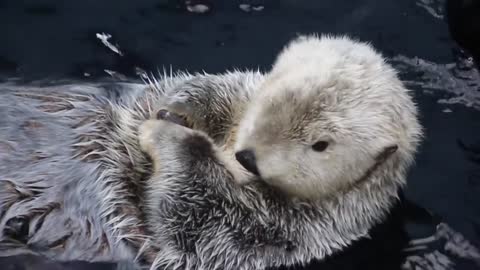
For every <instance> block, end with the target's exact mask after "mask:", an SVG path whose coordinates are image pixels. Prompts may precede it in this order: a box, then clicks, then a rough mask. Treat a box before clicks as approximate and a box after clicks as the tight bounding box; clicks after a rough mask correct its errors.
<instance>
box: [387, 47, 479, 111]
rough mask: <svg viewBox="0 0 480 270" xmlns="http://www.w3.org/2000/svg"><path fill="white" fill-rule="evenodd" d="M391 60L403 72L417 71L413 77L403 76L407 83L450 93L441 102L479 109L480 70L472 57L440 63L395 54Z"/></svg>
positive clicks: (427, 89) (424, 88) (439, 101)
mask: <svg viewBox="0 0 480 270" xmlns="http://www.w3.org/2000/svg"><path fill="white" fill-rule="evenodd" d="M392 64H393V65H394V66H395V67H396V68H397V69H398V70H399V71H401V72H402V73H405V74H409V73H410V74H411V73H415V75H416V76H412V78H413V79H404V82H405V83H406V85H407V86H410V87H411V86H414V87H419V88H420V89H422V90H423V91H424V92H425V93H431V92H439V93H443V94H447V95H448V97H447V98H443V99H439V100H438V103H442V104H463V105H465V106H467V107H472V108H475V109H477V110H480V73H479V72H478V70H476V69H475V67H474V63H473V60H472V58H465V57H458V59H457V62H456V63H448V64H438V63H434V62H430V61H427V60H424V59H421V58H418V57H413V58H408V57H406V56H403V55H398V56H395V57H393V59H392Z"/></svg>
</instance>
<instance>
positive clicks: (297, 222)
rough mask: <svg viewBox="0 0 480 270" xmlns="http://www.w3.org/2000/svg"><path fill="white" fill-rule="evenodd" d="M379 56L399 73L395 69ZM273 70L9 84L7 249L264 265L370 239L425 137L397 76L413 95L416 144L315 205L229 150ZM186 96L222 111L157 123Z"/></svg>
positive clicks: (186, 263) (192, 264)
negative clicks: (262, 176)
mask: <svg viewBox="0 0 480 270" xmlns="http://www.w3.org/2000/svg"><path fill="white" fill-rule="evenodd" d="M343 40H345V41H346V42H347V43H348V42H349V41H348V39H343ZM351 45H352V46H353V47H352V48H355V46H356V45H359V46H360V45H361V44H359V43H355V42H353V43H352V44H351ZM361 46H366V45H361ZM361 48H362V49H365V48H369V47H361ZM373 55H376V54H373ZM375 63H376V64H380V66H379V67H381V68H385V69H386V70H388V73H389V74H390V75H392V77H391V78H394V79H395V80H396V77H395V76H394V74H393V73H390V72H391V70H390V68H389V66H388V65H386V64H384V63H383V61H380V62H379V63H377V62H375ZM266 78H267V79H268V78H269V77H268V76H266V75H264V74H261V73H259V72H250V71H245V72H240V71H235V72H229V73H225V74H222V75H209V74H196V75H189V74H177V75H176V76H164V77H163V78H160V79H158V80H152V81H150V83H149V84H147V85H143V84H140V83H139V84H134V83H132V84H129V83H121V84H99V83H96V84H83V83H82V84H79V83H75V84H70V85H68V84H64V85H54V86H22V85H18V84H5V85H1V86H0V115H2V118H0V210H1V212H0V229H1V231H0V255H5V254H13V253H24V252H33V253H41V254H45V255H47V256H49V257H53V258H55V259H58V260H87V261H99V260H106V261H122V260H127V261H129V260H134V259H137V260H138V261H139V263H140V264H142V265H145V266H150V265H153V266H154V267H159V269H175V270H177V269H208V270H210V269H228V270H230V269H232V270H233V269H262V268H265V267H270V266H279V265H291V264H303V263H307V262H308V261H310V260H311V259H313V258H317V259H319V258H323V257H325V256H327V255H330V254H332V253H333V252H335V251H338V250H341V249H342V248H344V247H346V246H348V245H349V244H350V243H351V242H352V241H354V240H356V239H359V238H361V237H364V236H366V235H367V233H368V230H369V229H370V228H371V227H372V226H373V225H374V224H376V223H378V222H380V221H382V220H383V218H384V217H385V215H386V214H387V212H388V211H389V209H390V207H391V205H392V204H393V202H394V201H395V200H396V195H397V192H398V189H399V188H401V186H402V185H403V184H404V183H405V175H406V172H407V169H408V167H409V166H410V164H411V163H412V161H413V154H414V150H415V148H416V145H417V143H418V140H419V137H420V134H421V131H420V130H419V126H417V124H418V123H417V122H416V118H415V116H416V111H415V106H414V105H413V103H411V100H410V99H408V98H406V97H407V91H406V89H404V88H403V87H402V86H401V84H399V82H397V81H395V82H394V85H395V87H394V88H393V89H391V90H392V91H400V92H401V93H403V94H402V95H401V96H402V99H400V101H399V100H393V101H392V104H394V105H398V104H396V102H398V101H399V102H400V103H402V102H407V103H408V104H407V106H406V108H405V109H406V110H408V112H406V113H405V112H400V114H401V115H404V116H405V115H406V116H407V119H399V121H400V122H401V123H404V122H403V121H404V120H406V121H407V122H408V121H413V122H412V123H411V124H412V125H413V129H412V130H409V129H408V128H409V127H407V129H406V131H407V134H409V135H408V136H407V137H402V138H401V139H406V140H407V141H394V142H393V143H395V146H397V147H399V148H398V149H394V150H395V151H393V152H392V151H391V149H392V148H388V147H390V145H385V147H387V148H385V149H386V150H385V151H378V152H375V153H372V155H373V156H372V158H373V159H372V160H373V161H374V162H373V163H372V164H371V166H368V169H367V170H365V171H364V172H363V173H361V175H360V177H359V179H358V180H361V181H358V182H355V183H352V184H349V185H347V187H348V188H340V189H333V190H335V192H332V193H331V194H328V196H322V197H321V198H320V199H313V200H312V199H302V198H299V197H295V196H293V197H292V196H290V195H286V194H285V193H284V192H283V191H284V190H283V191H282V189H280V190H278V189H276V188H272V187H271V185H270V184H267V183H265V182H263V181H247V182H246V183H243V185H239V184H238V181H236V179H235V178H236V177H238V176H239V174H238V172H232V171H231V170H230V168H229V166H230V165H231V164H232V161H231V160H230V159H229V156H228V155H225V156H224V154H225V152H224V149H229V147H226V146H229V145H230V144H229V142H230V141H233V142H234V143H235V144H237V143H238V140H237V139H236V138H237V137H238V135H237V134H238V133H242V130H239V129H238V128H237V126H236V125H235V123H238V122H239V121H240V119H236V117H237V116H238V115H239V114H238V113H236V110H237V109H240V111H242V112H243V110H244V109H245V108H246V106H247V105H248V104H250V103H251V102H252V100H254V99H255V97H256V94H255V91H257V90H258V89H261V86H262V85H263V83H264V82H265V81H266ZM384 83H385V84H384V85H383V86H388V85H389V84H388V83H389V81H388V80H387V81H385V82H384ZM387 88H388V87H387ZM382 89H383V88H382ZM383 90H384V89H383ZM383 90H382V91H383ZM179 95H180V96H183V97H185V96H187V97H191V96H194V97H195V98H194V100H195V101H198V104H200V105H202V106H205V107H204V108H205V112H209V113H205V114H203V115H200V116H202V117H203V119H204V120H206V121H202V122H199V121H198V122H195V121H194V123H193V124H192V125H193V127H194V128H195V129H197V130H192V129H188V128H185V127H182V126H180V125H177V124H174V123H170V122H167V121H159V120H150V121H148V122H145V120H147V119H151V118H155V115H156V114H157V112H158V110H159V109H162V108H164V107H165V106H166V105H168V104H171V103H169V102H167V100H168V101H169V100H170V98H171V97H175V98H178V97H179ZM167 97H168V99H167ZM387 102H389V101H387ZM167 107H168V106H167ZM200 107H201V106H200ZM394 107H395V106H394ZM195 108H199V107H195ZM367 108H368V107H367ZM394 112H396V110H394ZM240 115H242V114H240ZM249 117H250V120H251V119H252V118H251V117H252V114H250V116H249ZM408 117H411V118H408ZM142 123H144V124H143V127H148V128H147V129H143V131H142V133H143V134H147V133H148V134H149V135H148V136H146V137H144V138H143V139H142V140H150V139H152V141H151V142H150V143H151V146H155V147H150V148H149V149H146V150H148V151H149V154H150V156H152V157H153V159H154V168H152V167H151V161H150V159H149V158H148V156H147V155H146V154H145V153H144V152H142V151H141V147H140V145H139V140H138V135H139V134H138V128H139V126H140V125H141V124H142ZM146 131H148V132H146ZM249 131H251V129H249ZM409 132H411V133H409ZM207 134H208V135H207ZM402 134H403V133H402ZM243 135H245V134H243ZM387 137H388V136H387ZM242 141H243V142H245V136H243V138H242ZM144 149H145V147H144ZM380 150H381V149H380ZM385 153H386V154H385ZM229 154H231V153H229ZM387 156H388V157H387ZM377 162H379V165H378V167H377V165H376V164H377ZM380 163H381V164H380ZM370 168H373V169H371V170H370ZM235 170H236V169H235ZM152 171H153V172H154V174H153V175H151V174H150V173H151V172H152ZM261 171H262V172H264V171H265V169H261ZM240 176H243V175H242V174H240Z"/></svg>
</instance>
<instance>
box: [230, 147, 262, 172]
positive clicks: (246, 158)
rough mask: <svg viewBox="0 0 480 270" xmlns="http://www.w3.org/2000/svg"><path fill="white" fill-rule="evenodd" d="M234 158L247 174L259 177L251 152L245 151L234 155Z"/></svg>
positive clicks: (255, 161) (253, 155)
mask: <svg viewBox="0 0 480 270" xmlns="http://www.w3.org/2000/svg"><path fill="white" fill-rule="evenodd" d="M235 158H236V159H237V160H238V162H239V163H240V164H242V166H243V167H244V168H245V169H247V170H248V171H249V172H251V173H253V174H255V175H259V172H258V168H257V160H256V159H255V153H253V151H252V150H250V149H246V150H242V151H238V152H237V153H235Z"/></svg>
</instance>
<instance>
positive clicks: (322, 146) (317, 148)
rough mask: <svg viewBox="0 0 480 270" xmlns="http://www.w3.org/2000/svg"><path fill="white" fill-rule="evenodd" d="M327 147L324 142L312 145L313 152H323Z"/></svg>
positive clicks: (326, 143)
mask: <svg viewBox="0 0 480 270" xmlns="http://www.w3.org/2000/svg"><path fill="white" fill-rule="evenodd" d="M327 147H328V142H326V141H318V142H316V143H314V144H313V145H312V149H313V151H317V152H323V151H325V149H327Z"/></svg>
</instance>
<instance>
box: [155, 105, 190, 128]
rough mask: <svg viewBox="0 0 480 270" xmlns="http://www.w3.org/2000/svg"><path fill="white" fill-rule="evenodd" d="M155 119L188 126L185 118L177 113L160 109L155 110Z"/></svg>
mask: <svg viewBox="0 0 480 270" xmlns="http://www.w3.org/2000/svg"><path fill="white" fill-rule="evenodd" d="M157 119H159V120H165V121H169V122H172V123H175V124H177V125H180V126H184V127H188V123H187V119H186V118H185V117H184V116H182V115H179V114H176V113H173V112H170V111H168V110H165V109H162V110H159V111H158V112H157Z"/></svg>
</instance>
